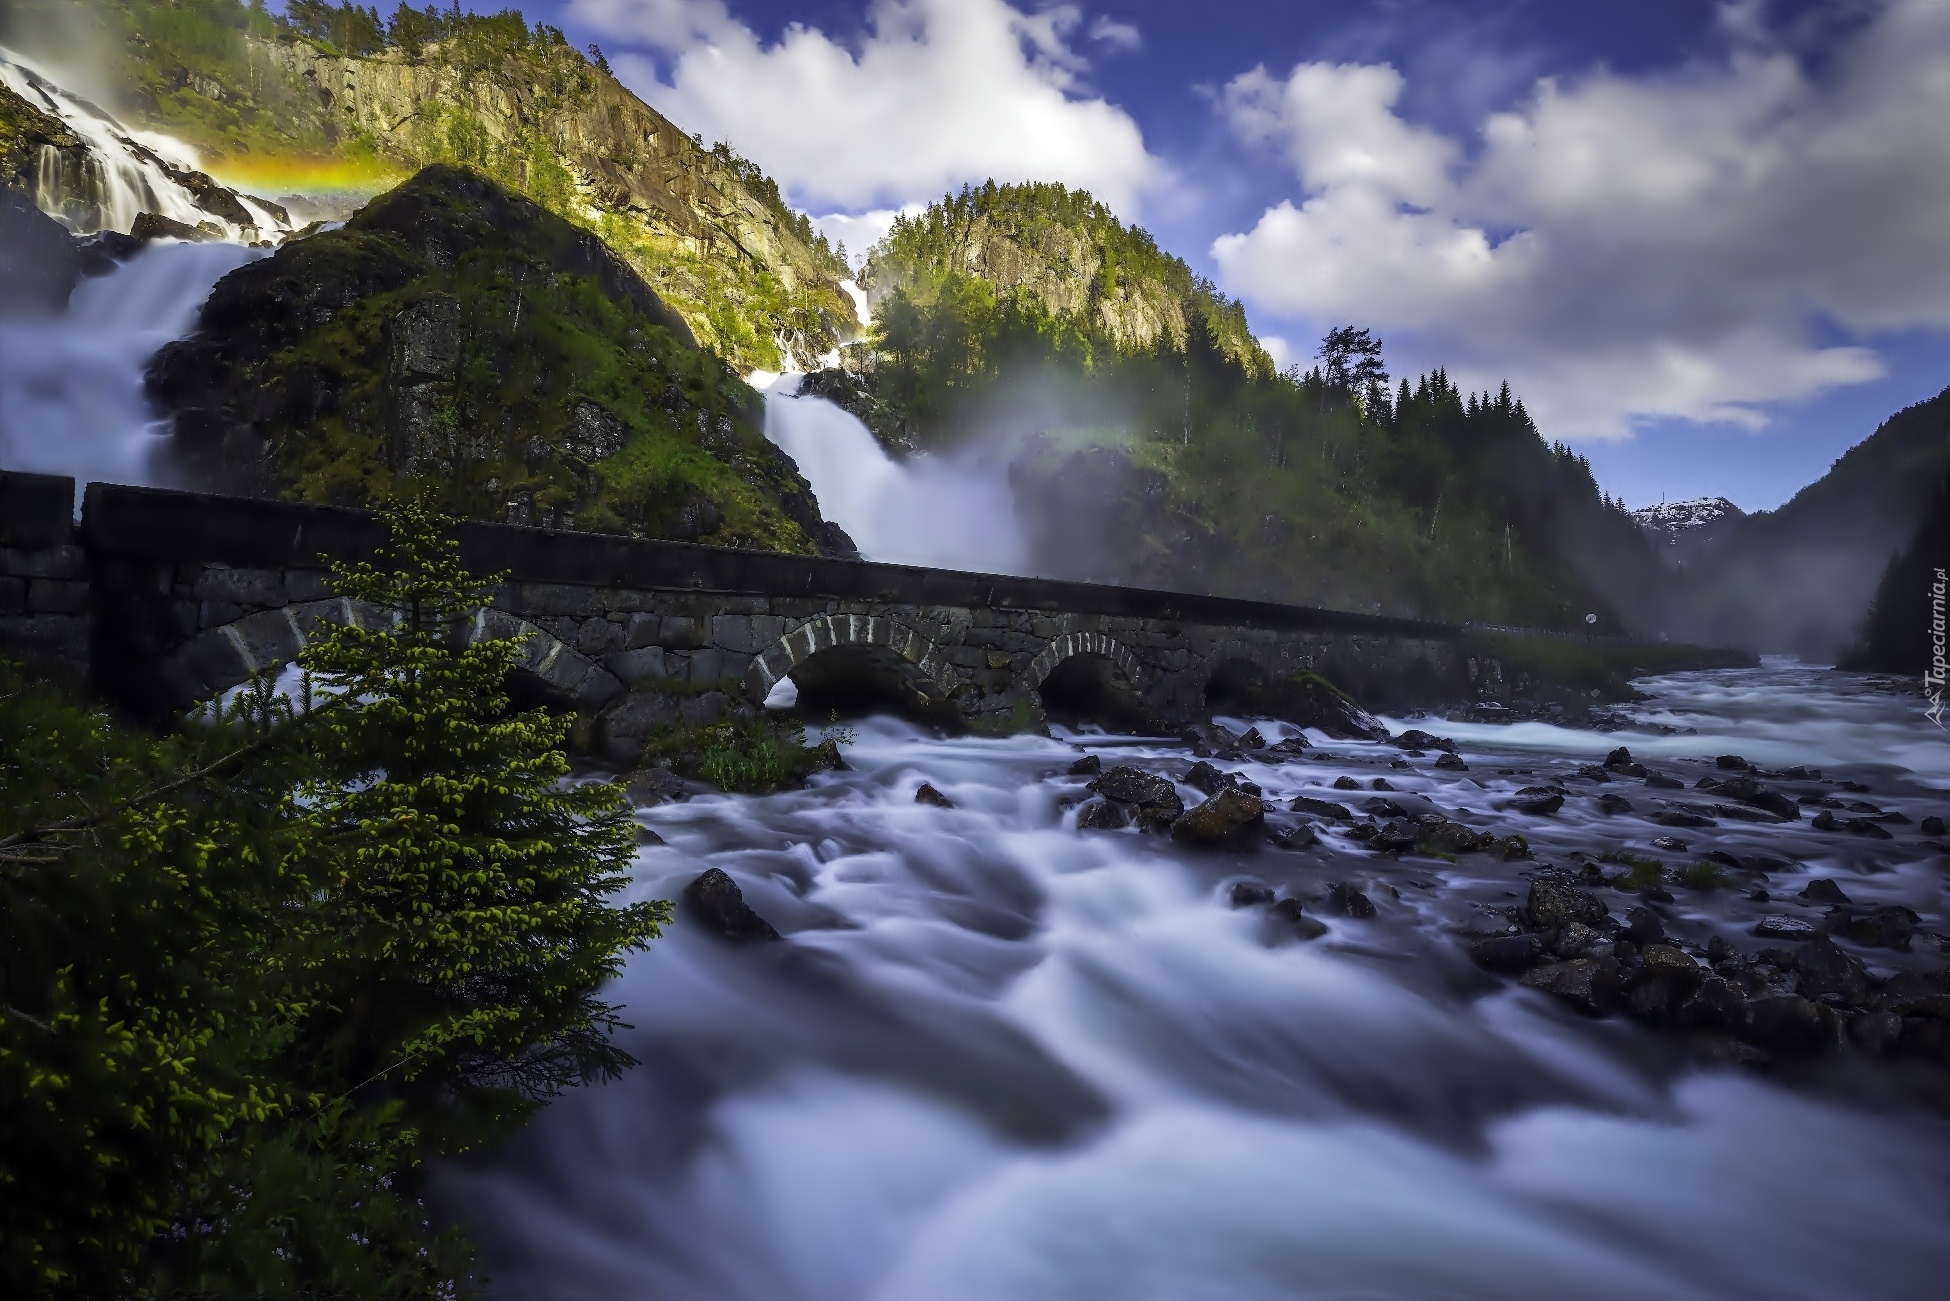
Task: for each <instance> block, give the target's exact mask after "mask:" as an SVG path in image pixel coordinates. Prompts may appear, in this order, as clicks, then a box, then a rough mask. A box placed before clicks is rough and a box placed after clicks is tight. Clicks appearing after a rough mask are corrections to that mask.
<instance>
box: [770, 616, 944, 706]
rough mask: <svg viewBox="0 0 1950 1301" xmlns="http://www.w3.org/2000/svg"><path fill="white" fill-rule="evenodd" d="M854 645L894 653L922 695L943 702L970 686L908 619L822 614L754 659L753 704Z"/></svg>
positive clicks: (788, 634)
mask: <svg viewBox="0 0 1950 1301" xmlns="http://www.w3.org/2000/svg"><path fill="white" fill-rule="evenodd" d="M849 648H855V649H858V650H861V651H865V652H874V651H879V652H883V653H884V654H886V655H889V656H892V657H894V658H895V659H897V660H898V661H899V662H900V664H901V665H902V666H903V667H904V669H905V674H906V676H908V677H909V678H911V679H913V680H914V685H915V687H916V689H917V690H918V691H919V692H920V694H921V695H923V696H924V697H926V698H928V699H929V700H931V701H933V702H937V703H939V704H945V703H946V702H948V701H950V700H952V699H953V698H954V697H956V696H957V695H958V694H960V693H962V692H963V690H964V689H965V688H966V686H967V680H966V679H965V678H964V676H963V675H962V673H961V671H960V670H958V669H957V668H955V666H954V665H952V664H950V663H949V662H948V659H947V657H946V656H945V655H943V654H942V653H941V648H940V647H938V646H936V645H935V644H934V643H933V642H932V641H930V640H929V639H928V638H926V637H924V636H922V635H921V634H920V633H918V632H916V631H914V629H912V628H910V627H908V626H907V625H906V624H903V623H900V622H897V621H896V620H893V619H890V618H888V617H887V616H885V615H879V614H821V615H815V616H814V617H813V618H810V619H807V620H806V621H805V622H803V623H801V624H799V625H798V626H797V627H795V628H792V629H791V630H789V631H788V632H787V633H786V634H785V635H784V636H783V637H780V638H779V639H778V640H777V641H775V642H773V643H772V644H771V645H770V646H768V647H767V648H766V649H765V650H764V651H763V652H762V653H761V654H760V655H759V656H758V657H757V658H756V659H754V660H753V661H752V664H751V667H750V668H749V669H747V670H746V671H745V683H744V685H745V694H746V695H747V696H748V697H749V698H750V699H751V700H752V701H753V703H759V702H762V701H763V700H764V699H765V698H766V697H767V696H769V695H770V694H771V692H772V688H773V687H775V686H777V685H778V684H779V683H780V681H782V680H783V679H785V678H788V677H792V676H793V670H794V669H798V668H800V667H801V666H805V665H809V664H810V662H811V661H812V660H813V659H814V658H815V657H817V656H821V655H824V654H826V653H827V652H829V651H843V650H847V649H849Z"/></svg>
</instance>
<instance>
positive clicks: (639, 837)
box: [636, 823, 669, 849]
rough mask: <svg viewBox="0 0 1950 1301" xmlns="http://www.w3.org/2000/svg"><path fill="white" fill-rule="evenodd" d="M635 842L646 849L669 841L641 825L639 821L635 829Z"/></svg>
mask: <svg viewBox="0 0 1950 1301" xmlns="http://www.w3.org/2000/svg"><path fill="white" fill-rule="evenodd" d="M636 843H637V844H638V845H639V846H640V847H643V848H646V849H647V848H650V847H652V846H655V845H662V844H667V843H669V842H667V841H666V840H665V839H664V838H663V837H662V836H660V835H658V834H657V833H656V832H654V831H652V830H651V829H650V828H648V827H646V826H643V825H642V824H640V823H639V824H638V826H637V829H636Z"/></svg>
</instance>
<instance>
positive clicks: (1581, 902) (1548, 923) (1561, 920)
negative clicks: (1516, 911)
mask: <svg viewBox="0 0 1950 1301" xmlns="http://www.w3.org/2000/svg"><path fill="white" fill-rule="evenodd" d="M1524 915H1525V916H1526V917H1527V918H1528V919H1529V921H1530V924H1531V925H1532V926H1534V927H1536V928H1537V929H1538V930H1540V931H1552V930H1556V929H1558V928H1559V927H1561V926H1563V925H1564V924H1565V923H1566V922H1583V923H1584V924H1585V925H1587V926H1599V925H1602V924H1603V923H1604V921H1605V919H1606V918H1608V917H1609V916H1611V912H1610V910H1609V909H1607V908H1606V907H1605V904H1604V901H1603V900H1602V899H1600V898H1598V896H1596V895H1594V894H1591V893H1590V892H1588V891H1585V890H1580V889H1578V888H1577V887H1576V886H1570V885H1564V884H1561V883H1560V882H1557V881H1532V882H1531V883H1530V894H1529V897H1528V898H1527V899H1525V901H1524Z"/></svg>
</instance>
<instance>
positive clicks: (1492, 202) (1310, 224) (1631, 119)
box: [1212, 0, 1950, 437]
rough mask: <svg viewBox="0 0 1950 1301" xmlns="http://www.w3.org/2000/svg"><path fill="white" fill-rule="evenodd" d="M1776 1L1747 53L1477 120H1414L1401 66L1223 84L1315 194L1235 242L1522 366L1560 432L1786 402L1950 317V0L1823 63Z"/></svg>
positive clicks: (1881, 27) (1304, 279)
mask: <svg viewBox="0 0 1950 1301" xmlns="http://www.w3.org/2000/svg"><path fill="white" fill-rule="evenodd" d="M1761 13H1762V11H1761V10H1760V8H1759V7H1758V6H1756V5H1752V4H1743V5H1738V6H1729V7H1728V8H1727V9H1726V11H1725V13H1724V15H1723V24H1722V26H1723V29H1724V30H1726V31H1728V32H1729V33H1730V34H1731V36H1732V38H1733V39H1732V44H1731V48H1730V51H1729V52H1728V53H1727V54H1726V55H1725V56H1724V57H1722V58H1720V59H1717V60H1711V61H1707V60H1702V61H1696V62H1694V63H1691V64H1689V65H1687V66H1685V67H1684V68H1681V69H1678V70H1675V71H1670V72H1665V73H1661V74H1657V75H1637V76H1626V75H1619V74H1615V73H1611V72H1606V71H1598V72H1593V73H1591V74H1589V75H1586V76H1582V77H1578V78H1574V79H1554V78H1546V79H1542V80H1540V81H1538V82H1537V83H1536V84H1535V86H1534V87H1533V88H1532V90H1531V92H1530V94H1529V95H1528V96H1527V97H1526V99H1525V100H1524V102H1523V103H1522V104H1521V105H1520V106H1518V107H1516V108H1514V109H1511V110H1509V111H1505V112H1499V113H1495V114H1491V115H1489V116H1487V117H1486V118H1485V119H1484V120H1483V121H1482V122H1481V123H1480V124H1479V128H1478V130H1477V131H1476V133H1475V135H1474V138H1472V139H1469V140H1463V139H1458V138H1452V137H1449V136H1445V135H1443V134H1441V133H1439V132H1435V131H1432V130H1430V129H1428V128H1427V127H1424V126H1420V125H1417V124H1414V123H1411V122H1409V121H1407V120H1405V119H1404V118H1403V117H1402V116H1401V115H1400V113H1399V112H1398V111H1397V107H1396V106H1397V102H1398V99H1399V97H1400V95H1401V92H1402V90H1403V82H1402V79H1401V77H1400V75H1399V74H1398V73H1397V72H1396V71H1395V70H1394V69H1393V68H1391V67H1386V66H1374V65H1361V64H1340V65H1335V64H1322V63H1308V64H1302V65H1300V66H1298V67H1296V68H1294V69H1293V70H1292V71H1291V72H1290V73H1289V74H1288V75H1287V76H1286V77H1284V78H1279V77H1275V76H1273V75H1272V74H1270V73H1268V72H1267V71H1266V70H1265V69H1264V68H1256V69H1254V70H1252V71H1250V72H1248V73H1245V74H1243V75H1241V76H1239V77H1237V78H1235V79H1234V80H1233V81H1232V82H1231V83H1230V84H1229V85H1228V86H1227V87H1226V88H1225V89H1224V91H1223V93H1222V94H1221V96H1220V97H1219V101H1218V102H1219V107H1220V110H1221V112H1222V113H1223V114H1224V115H1225V118H1226V121H1227V122H1228V123H1229V125H1230V126H1231V127H1232V129H1233V130H1234V132H1235V133H1236V134H1238V135H1239V136H1240V137H1241V138H1242V139H1244V140H1247V141H1249V142H1255V143H1259V144H1263V145H1265V146H1268V147H1270V148H1273V149H1275V150H1277V151H1278V152H1279V153H1280V154H1282V155H1283V156H1284V157H1285V158H1286V159H1287V160H1288V161H1289V162H1290V164H1291V165H1292V167H1293V169H1294V174H1295V176H1296V178H1297V180H1298V182H1299V191H1298V193H1297V194H1296V196H1295V197H1294V198H1293V199H1290V200H1287V201H1283V202H1281V203H1278V204H1276V205H1275V206H1273V207H1272V208H1270V209H1268V210H1267V211H1266V212H1265V213H1263V214H1262V215H1261V217H1260V218H1259V219H1258V221H1257V223H1256V224H1255V225H1253V227H1252V228H1251V229H1250V230H1246V231H1243V232H1240V233H1236V234H1229V235H1225V236H1222V237H1221V238H1219V239H1218V240H1217V241H1216V243H1215V244H1214V245H1213V250H1212V251H1213V256H1214V258H1215V260H1216V261H1217V262H1218V264H1219V266H1220V268H1221V273H1222V279H1223V281H1224V283H1225V284H1226V285H1227V286H1228V287H1229V288H1231V289H1232V290H1233V291H1234V292H1237V293H1239V294H1240V295H1241V296H1243V297H1244V298H1245V299H1246V301H1247V302H1248V303H1249V304H1251V305H1252V306H1253V307H1254V308H1255V309H1257V310H1258V311H1261V312H1266V313H1271V314H1274V315H1277V316H1281V317H1284V318H1288V319H1298V320H1304V321H1306V322H1308V323H1310V324H1320V325H1325V324H1338V323H1342V322H1347V321H1351V322H1355V323H1357V324H1361V325H1368V326H1372V327H1374V328H1376V329H1377V330H1378V331H1379V332H1380V333H1382V334H1383V335H1384V337H1385V336H1387V335H1388V334H1390V333H1391V332H1393V333H1396V334H1398V335H1399V334H1404V333H1405V334H1407V335H1409V336H1410V337H1412V338H1413V339H1414V340H1415V341H1416V343H1417V347H1418V349H1419V350H1420V351H1422V352H1424V353H1426V354H1427V355H1429V356H1430V357H1433V358H1436V359H1444V360H1448V361H1449V363H1450V370H1451V373H1452V374H1454V375H1456V376H1458V377H1459V378H1467V379H1470V380H1473V381H1476V382H1482V383H1487V382H1489V381H1491V380H1493V379H1495V378H1497V377H1499V376H1505V375H1507V376H1508V377H1509V378H1510V379H1511V381H1512V383H1513V384H1515V385H1517V386H1518V387H1519V389H1520V391H1521V392H1523V393H1524V394H1525V396H1526V399H1527V401H1528V402H1529V404H1530V406H1531V409H1532V410H1533V412H1535V413H1536V414H1537V415H1538V416H1539V418H1540V423H1542V424H1543V425H1544V427H1545V429H1546V431H1547V432H1548V433H1552V434H1562V435H1565V436H1572V437H1580V436H1582V437H1615V436H1620V435H1624V434H1627V433H1629V431H1630V429H1631V427H1632V423H1633V421H1634V420H1635V419H1639V418H1651V417H1667V416H1670V417H1680V418H1685V419H1692V420H1701V421H1726V422H1732V423H1734V424H1737V425H1741V426H1744V427H1747V428H1758V427H1759V426H1761V425H1762V424H1764V423H1765V420H1766V412H1765V406H1766V404H1768V403H1770V402H1775V401H1781V400H1792V399H1797V398H1802V397H1806V396H1809V395H1811V394H1814V393H1817V392H1820V391H1822V390H1824V389H1827V388H1831V387H1834V386H1837V385H1843V384H1852V383H1860V382H1863V381H1866V380H1871V379H1874V378H1877V377H1878V376H1880V375H1881V374H1882V373H1883V368H1882V365H1881V363H1880V361H1879V360H1878V358H1877V357H1876V355H1875V353H1874V351H1873V349H1872V346H1871V345H1872V344H1873V342H1874V339H1875V336H1876V334H1877V333H1878V332H1882V331H1894V330H1903V329H1913V328H1936V329H1941V328H1945V327H1950V125H1946V124H1950V0H1886V3H1884V4H1882V5H1881V7H1880V8H1879V9H1877V10H1875V11H1874V12H1873V14H1872V15H1871V17H1870V18H1869V19H1868V21H1866V22H1864V23H1863V24H1861V25H1860V26H1859V27H1858V28H1857V29H1856V30H1855V31H1854V32H1853V33H1852V34H1850V35H1849V36H1847V37H1846V38H1845V39H1844V40H1843V41H1842V43H1841V44H1839V45H1837V46H1834V47H1832V48H1830V49H1829V50H1828V51H1827V53H1826V58H1825V59H1824V60H1822V62H1821V63H1820V64H1819V65H1811V64H1810V62H1809V61H1807V60H1805V59H1803V58H1802V57H1800V56H1799V55H1798V54H1797V53H1796V52H1795V51H1794V50H1793V49H1792V48H1790V47H1789V45H1788V44H1787V43H1786V42H1785V41H1783V40H1781V39H1779V38H1778V37H1777V35H1775V34H1773V33H1771V32H1770V30H1769V29H1768V28H1767V26H1766V24H1765V21H1764V19H1763V18H1762V17H1760V14H1761Z"/></svg>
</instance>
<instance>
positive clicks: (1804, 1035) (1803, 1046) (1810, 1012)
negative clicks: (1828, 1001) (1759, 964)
mask: <svg viewBox="0 0 1950 1301" xmlns="http://www.w3.org/2000/svg"><path fill="white" fill-rule="evenodd" d="M1743 1021H1744V1024H1743V1025H1742V1026H1741V1029H1740V1036H1741V1038H1743V1039H1745V1040H1747V1042H1749V1043H1754V1044H1759V1045H1760V1046H1761V1047H1763V1048H1774V1049H1778V1050H1780V1051H1782V1052H1793V1053H1809V1052H1817V1051H1819V1050H1820V1049H1822V1048H1825V1047H1828V1046H1830V1045H1832V1044H1834V1043H1835V1042H1836V1041H1837V1040H1838V1039H1840V1037H1841V1029H1842V1023H1841V1018H1840V1017H1838V1016H1837V1015H1836V1014H1835V1012H1834V1010H1833V1009H1831V1008H1826V1007H1823V1006H1822V1005H1821V1004H1819V1003H1811V1002H1809V1001H1808V1000H1807V999H1805V998H1802V997H1801V996H1800V995H1798V994H1782V995H1779V996H1776V997H1773V998H1755V999H1749V1000H1748V1001H1747V1006H1746V1011H1745V1015H1744V1017H1743Z"/></svg>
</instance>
